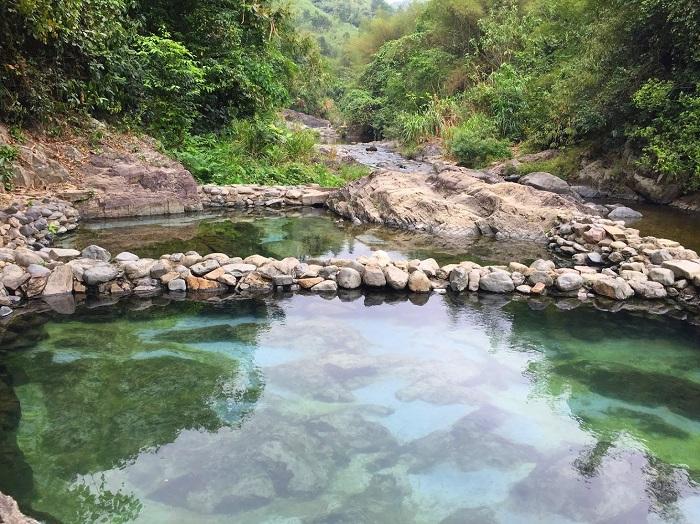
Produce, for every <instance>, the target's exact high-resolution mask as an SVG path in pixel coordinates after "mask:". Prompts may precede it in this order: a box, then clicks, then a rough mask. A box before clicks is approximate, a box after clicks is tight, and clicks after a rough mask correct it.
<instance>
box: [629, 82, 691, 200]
mask: <svg viewBox="0 0 700 524" xmlns="http://www.w3.org/2000/svg"><path fill="white" fill-rule="evenodd" d="M633 101H634V104H635V106H636V107H637V109H639V110H640V111H641V112H642V115H641V118H643V119H644V120H645V121H647V122H648V123H647V124H646V125H638V126H636V127H633V128H632V129H631V131H630V133H629V135H630V136H631V137H633V138H636V139H637V140H639V141H640V142H641V145H642V158H641V163H642V165H644V166H645V167H647V168H649V169H652V170H654V171H656V172H658V173H661V174H664V175H667V176H669V177H671V178H672V179H674V180H676V181H679V182H681V183H683V184H684V185H685V186H686V188H687V189H689V190H695V189H698V188H700V146H699V144H700V85H699V86H696V88H695V89H694V90H693V91H691V92H683V91H681V90H679V89H678V88H677V87H676V85H675V84H674V83H673V82H669V81H660V80H656V79H652V80H649V81H648V82H647V83H646V84H644V86H642V88H641V89H639V91H637V93H636V94H635V95H634V97H633Z"/></svg>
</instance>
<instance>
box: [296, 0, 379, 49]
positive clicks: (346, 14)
mask: <svg viewBox="0 0 700 524" xmlns="http://www.w3.org/2000/svg"><path fill="white" fill-rule="evenodd" d="M389 4H390V3H389V2H385V1H384V0H348V1H340V0H298V1H296V2H294V3H293V4H292V5H291V9H292V11H293V13H294V15H295V18H296V20H297V27H298V28H299V29H302V30H305V31H308V32H310V33H311V34H313V35H314V36H316V39H317V41H318V43H319V46H320V48H321V52H322V53H323V54H324V55H325V56H327V57H330V58H339V57H340V54H341V49H342V46H343V44H344V42H346V41H347V40H348V38H350V37H351V36H354V35H356V34H357V33H358V29H359V27H360V25H361V24H362V22H363V21H366V20H368V19H370V18H372V17H373V16H375V15H376V14H377V13H378V12H380V11H390V10H391V5H389Z"/></svg>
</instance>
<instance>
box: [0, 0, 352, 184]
mask: <svg viewBox="0 0 700 524" xmlns="http://www.w3.org/2000/svg"><path fill="white" fill-rule="evenodd" d="M0 15H2V16H0V121H3V122H6V123H10V124H13V125H24V126H37V125H39V126H42V127H44V128H45V129H47V130H48V131H49V132H51V133H60V132H61V127H62V126H65V123H66V122H69V123H70V124H72V125H74V126H80V125H81V123H82V122H85V121H86V119H85V117H86V116H89V115H91V116H95V117H97V118H99V119H103V120H107V121H110V122H112V123H113V124H115V125H118V126H121V127H123V128H127V129H131V130H135V131H137V132H142V131H145V132H147V133H149V134H152V135H153V136H155V137H157V138H158V139H160V140H161V142H162V144H163V146H164V147H165V148H166V150H167V151H169V152H170V153H171V154H172V155H174V156H176V157H178V158H180V159H182V160H183V161H184V162H185V163H186V164H187V165H188V166H190V167H192V168H193V170H194V172H195V173H196V174H198V175H201V176H202V177H203V178H204V179H205V180H207V179H211V180H214V179H216V180H217V181H221V182H224V181H245V180H248V179H251V180H260V181H266V182H312V181H320V182H324V183H333V184H338V183H340V181H341V179H340V178H338V176H335V175H333V173H331V172H330V171H329V169H328V168H326V167H324V166H318V165H313V164H312V163H305V160H308V159H309V157H310V155H311V153H312V149H313V143H312V140H310V139H309V137H308V136H294V133H290V132H289V131H288V130H286V129H285V128H284V127H283V126H281V125H278V124H277V117H276V112H277V111H278V110H279V108H281V107H284V106H286V105H288V104H290V103H292V102H293V101H294V102H298V103H299V105H306V106H309V107H312V109H313V108H314V106H313V105H314V103H320V101H321V100H322V98H323V96H322V94H324V92H322V90H323V83H322V82H321V81H320V79H321V78H322V76H323V74H324V73H323V67H324V66H323V63H322V61H321V57H320V53H319V51H318V47H317V45H316V44H315V41H314V40H313V39H312V38H311V37H309V36H305V35H303V34H300V33H299V32H297V31H296V29H295V28H294V27H293V24H292V17H291V14H290V12H289V10H288V9H287V8H286V7H285V6H283V5H278V4H277V2H273V1H272V0H243V1H238V0H197V1H189V0H135V1H132V0H73V1H71V2H53V1H49V0H21V1H20V0H2V1H1V2H0ZM302 149H303V151H302ZM9 156H10V155H9V154H3V162H5V163H7V162H8V161H10V159H9ZM250 158H253V159H254V161H252V162H249V161H248V160H249V159H250ZM205 163H209V164H210V166H216V168H215V169H214V168H212V167H209V168H207V169H200V166H202V165H203V164H205Z"/></svg>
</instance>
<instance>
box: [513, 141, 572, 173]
mask: <svg viewBox="0 0 700 524" xmlns="http://www.w3.org/2000/svg"><path fill="white" fill-rule="evenodd" d="M584 152H585V148H583V147H568V148H566V149H562V150H560V151H559V153H558V154H557V156H555V157H554V158H550V159H549V160H539V161H536V162H524V163H522V164H520V165H519V166H518V167H517V168H516V169H515V171H516V173H517V174H519V175H523V176H524V175H529V174H530V173H538V172H545V173H550V174H552V175H555V176H558V177H559V178H562V179H564V180H567V179H569V178H572V177H573V176H575V175H576V174H577V173H578V172H579V171H580V170H581V160H582V158H583V155H584Z"/></svg>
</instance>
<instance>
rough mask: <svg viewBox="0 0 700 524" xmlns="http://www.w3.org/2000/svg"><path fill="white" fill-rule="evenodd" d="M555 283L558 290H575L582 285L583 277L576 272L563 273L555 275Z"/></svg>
mask: <svg viewBox="0 0 700 524" xmlns="http://www.w3.org/2000/svg"><path fill="white" fill-rule="evenodd" d="M556 284H557V289H558V290H559V291H565V292H568V291H576V290H578V289H581V288H582V287H583V277H582V276H581V275H579V274H578V273H564V274H563V275H559V276H558V277H557V281H556Z"/></svg>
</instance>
